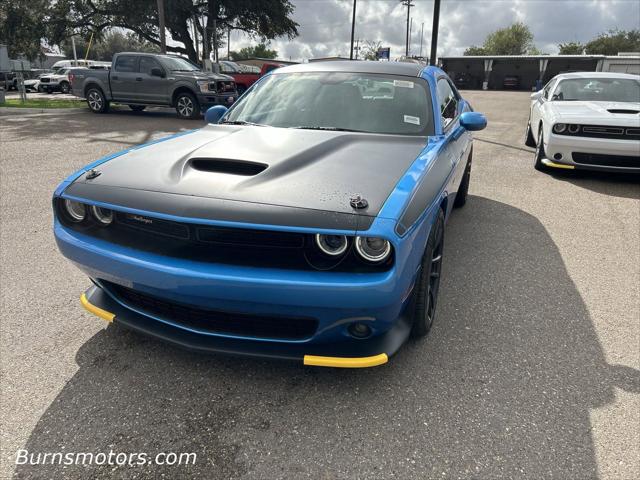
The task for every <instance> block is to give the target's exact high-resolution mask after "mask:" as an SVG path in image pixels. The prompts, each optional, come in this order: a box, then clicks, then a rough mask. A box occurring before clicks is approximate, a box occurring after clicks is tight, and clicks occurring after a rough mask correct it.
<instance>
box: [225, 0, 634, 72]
mask: <svg viewBox="0 0 640 480" xmlns="http://www.w3.org/2000/svg"><path fill="white" fill-rule="evenodd" d="M293 3H294V5H295V7H296V8H295V12H294V19H295V21H296V22H298V23H299V24H300V27H299V29H298V30H299V33H300V35H299V36H298V37H297V38H295V39H294V40H291V41H290V40H288V39H277V40H275V41H272V42H271V48H274V49H275V50H277V51H278V54H279V57H280V58H282V59H289V58H291V59H292V60H294V61H302V60H305V59H308V58H314V57H323V56H334V55H340V56H345V57H348V56H349V45H350V35H351V12H352V6H353V2H352V0H293ZM413 3H414V4H415V6H414V7H413V8H412V9H411V17H412V18H413V28H412V35H411V53H412V54H414V55H415V54H418V53H419V50H420V29H421V26H422V23H423V22H424V35H423V50H422V51H423V55H425V56H426V55H428V50H429V44H430V42H431V22H432V14H433V1H430V0H413ZM406 15H407V10H406V7H404V6H402V5H401V4H400V1H399V0H358V2H357V15H356V31H355V36H356V38H359V39H361V40H369V41H380V42H382V45H383V46H389V47H391V55H392V57H399V56H400V55H403V54H404V51H405V36H406ZM516 21H522V22H524V23H525V24H527V25H528V26H529V28H530V29H531V31H532V32H533V35H534V42H535V43H536V46H537V47H538V48H539V49H541V50H542V51H544V52H546V53H551V54H553V53H557V51H558V48H557V45H558V43H564V42H570V41H580V42H587V41H589V40H591V39H592V38H594V37H595V36H597V35H598V34H599V33H601V32H605V31H607V30H609V29H612V28H620V29H623V30H630V29H633V28H638V25H639V24H640V2H638V1H636V0H457V1H451V0H444V1H443V2H442V5H441V15H440V32H439V42H438V54H439V55H461V54H462V52H464V50H465V49H466V48H467V47H468V46H470V45H480V44H482V42H483V41H484V38H485V37H486V36H487V35H488V34H489V33H491V32H493V31H494V30H496V29H498V28H502V27H505V26H509V25H511V24H512V23H514V22H516ZM256 41H257V40H256V39H252V38H249V37H247V36H246V35H244V34H241V33H240V32H234V33H232V35H231V49H233V50H238V49H240V48H242V47H245V46H248V45H251V44H255V43H256ZM221 53H222V52H221Z"/></svg>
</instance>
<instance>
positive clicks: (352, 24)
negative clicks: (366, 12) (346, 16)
mask: <svg viewBox="0 0 640 480" xmlns="http://www.w3.org/2000/svg"><path fill="white" fill-rule="evenodd" d="M355 31H356V0H353V17H352V18H351V53H350V54H349V60H353V36H354V34H355Z"/></svg>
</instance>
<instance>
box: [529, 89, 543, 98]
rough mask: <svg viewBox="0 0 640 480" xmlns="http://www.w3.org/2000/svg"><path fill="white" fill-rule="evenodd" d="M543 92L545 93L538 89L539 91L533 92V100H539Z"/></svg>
mask: <svg viewBox="0 0 640 480" xmlns="http://www.w3.org/2000/svg"><path fill="white" fill-rule="evenodd" d="M542 93H543V91H542V90H538V91H537V92H535V93H532V94H531V100H538V99H539V98H540V97H542Z"/></svg>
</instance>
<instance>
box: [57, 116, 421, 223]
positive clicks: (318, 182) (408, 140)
mask: <svg viewBox="0 0 640 480" xmlns="http://www.w3.org/2000/svg"><path fill="white" fill-rule="evenodd" d="M425 144H426V139H425V138H421V137H409V136H399V135H397V136H396V135H374V134H358V133H349V132H331V131H312V130H297V129H285V128H273V127H258V126H232V125H208V126H207V127H205V128H203V129H201V130H198V131H197V132H194V133H191V134H188V135H184V136H182V137H178V138H175V139H172V140H170V141H165V142H160V143H157V144H155V145H150V146H147V147H145V148H141V149H137V150H132V151H130V152H128V153H127V154H125V155H122V156H119V157H117V158H114V159H113V160H110V161H108V162H106V163H104V164H102V165H100V166H99V167H97V170H99V171H100V176H98V177H97V178H94V179H90V180H88V179H86V178H85V176H81V177H80V178H79V179H78V180H76V181H75V182H74V184H73V185H71V186H70V187H69V189H68V190H67V191H68V193H70V194H72V195H77V196H82V197H84V198H89V199H94V200H98V201H105V202H108V203H116V204H119V205H122V206H126V207H129V208H140V209H143V206H141V205H138V204H137V202H139V201H140V199H141V198H142V197H143V196H146V197H149V198H151V197H154V198H156V199H157V200H156V201H155V202H153V206H150V207H149V208H151V209H153V210H154V211H158V210H157V209H158V208H161V207H159V205H160V204H162V203H164V202H162V201H160V200H159V199H160V196H159V195H158V194H165V195H164V197H166V194H170V195H171V200H170V201H169V200H167V203H174V204H175V203H183V202H187V203H191V204H194V205H195V204H196V203H197V202H194V197H195V198H200V199H203V200H204V199H211V200H216V201H217V204H218V205H219V204H220V202H223V203H224V205H225V208H226V209H227V210H233V209H234V208H238V209H239V210H238V212H239V213H238V214H237V215H234V216H232V218H231V219H233V220H235V221H245V222H249V221H250V220H249V219H248V218H242V217H246V213H247V208H248V207H247V205H244V206H243V207H242V208H240V207H239V205H238V203H244V204H252V205H262V206H263V208H262V211H273V208H267V209H266V210H265V208H264V207H265V206H269V207H285V208H288V209H292V210H290V211H289V214H288V215H290V216H293V217H295V216H298V215H301V214H305V213H304V210H308V209H312V210H316V211H322V212H325V213H333V214H345V215H348V216H350V217H353V216H354V214H355V215H358V216H362V215H364V216H369V217H373V216H376V215H377V214H378V212H379V211H380V208H381V207H382V205H383V203H384V202H385V200H386V199H387V197H388V196H389V194H390V193H391V192H392V191H393V189H394V187H395V185H396V184H397V183H398V181H399V180H400V178H401V176H402V175H403V174H404V172H405V171H406V170H407V169H408V168H409V166H410V165H411V164H412V163H413V161H414V160H415V159H416V157H417V156H418V154H419V153H420V151H421V150H422V149H423V148H424V146H425ZM142 192H146V193H145V194H143V193H142ZM353 194H360V195H361V196H362V197H364V198H365V199H366V200H367V202H368V204H369V205H368V207H367V208H365V209H362V210H354V209H353V208H352V207H351V205H350V202H349V199H350V197H351V196H352V195H353ZM187 198H191V200H186V199H187ZM158 202H160V203H158ZM214 203H215V202H214ZM214 203H210V205H213V204H214ZM200 205H203V204H202V202H200ZM161 210H166V208H164V207H162V208H161ZM173 210H175V208H174V209H173ZM198 210H200V212H199V213H198V215H202V214H203V213H202V211H201V210H202V209H198ZM258 210H260V209H258ZM242 212H244V213H242ZM165 213H169V212H165ZM171 213H175V212H171ZM192 213H194V212H192ZM307 215H308V213H307ZM225 216H227V215H225ZM248 217H250V218H251V219H252V220H255V218H253V217H254V215H249V216H248ZM333 218H335V215H334V216H333ZM272 222H276V223H283V224H292V225H302V224H305V225H306V223H307V222H300V221H294V219H286V218H284V219H281V221H276V220H273V219H271V220H269V221H262V222H259V223H272ZM330 223H331V224H332V225H331V226H334V227H336V228H340V227H337V226H336V222H330ZM337 223H344V222H337ZM369 223H370V222H369ZM316 226H318V227H320V226H321V225H316Z"/></svg>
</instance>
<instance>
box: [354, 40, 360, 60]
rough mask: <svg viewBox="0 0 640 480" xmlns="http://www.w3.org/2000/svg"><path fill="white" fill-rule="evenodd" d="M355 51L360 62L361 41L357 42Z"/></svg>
mask: <svg viewBox="0 0 640 480" xmlns="http://www.w3.org/2000/svg"><path fill="white" fill-rule="evenodd" d="M354 50H355V51H356V60H358V54H359V53H360V39H357V40H356V46H355V47H354Z"/></svg>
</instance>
